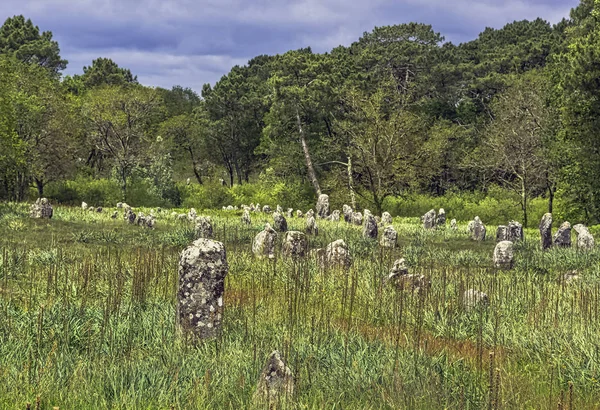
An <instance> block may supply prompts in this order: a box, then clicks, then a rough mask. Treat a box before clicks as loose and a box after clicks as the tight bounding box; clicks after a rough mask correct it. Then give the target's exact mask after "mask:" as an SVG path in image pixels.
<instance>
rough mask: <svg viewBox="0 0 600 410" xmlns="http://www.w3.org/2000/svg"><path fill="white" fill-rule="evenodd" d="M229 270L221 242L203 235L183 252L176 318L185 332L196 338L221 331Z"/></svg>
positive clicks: (215, 334)
mask: <svg viewBox="0 0 600 410" xmlns="http://www.w3.org/2000/svg"><path fill="white" fill-rule="evenodd" d="M228 270H229V266H228V265H227V255H226V252H225V247H224V246H223V244H222V243H221V242H217V241H213V240H212V239H205V238H201V239H198V240H196V241H194V242H193V243H192V245H191V246H188V247H187V248H186V249H185V250H184V251H183V252H182V253H181V256H180V257H179V291H178V292H177V302H178V303H177V322H178V324H179V326H180V328H181V330H182V331H183V332H184V333H191V334H192V336H194V337H195V338H196V339H208V338H212V337H215V336H217V335H218V332H219V329H220V327H221V317H222V315H223V292H224V289H225V276H226V275H227V271H228Z"/></svg>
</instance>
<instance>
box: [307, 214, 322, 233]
mask: <svg viewBox="0 0 600 410" xmlns="http://www.w3.org/2000/svg"><path fill="white" fill-rule="evenodd" d="M306 233H307V234H309V235H315V236H317V235H318V234H319V227H318V226H317V221H316V220H315V217H314V216H309V217H307V218H306Z"/></svg>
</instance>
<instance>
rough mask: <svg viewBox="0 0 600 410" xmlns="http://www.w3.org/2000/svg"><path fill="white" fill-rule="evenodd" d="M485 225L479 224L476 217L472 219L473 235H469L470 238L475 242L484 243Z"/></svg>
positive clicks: (479, 221) (479, 220)
mask: <svg viewBox="0 0 600 410" xmlns="http://www.w3.org/2000/svg"><path fill="white" fill-rule="evenodd" d="M485 232H486V229H485V225H484V224H483V222H481V219H479V217H478V216H476V217H475V219H473V233H472V234H471V238H473V240H475V241H485Z"/></svg>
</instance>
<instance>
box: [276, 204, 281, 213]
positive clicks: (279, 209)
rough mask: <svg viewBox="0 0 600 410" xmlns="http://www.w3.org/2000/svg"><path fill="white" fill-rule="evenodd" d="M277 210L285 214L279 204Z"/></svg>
mask: <svg viewBox="0 0 600 410" xmlns="http://www.w3.org/2000/svg"><path fill="white" fill-rule="evenodd" d="M276 210H277V212H279V213H280V214H283V208H282V207H281V206H280V205H277V208H276Z"/></svg>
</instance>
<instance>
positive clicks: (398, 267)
mask: <svg viewBox="0 0 600 410" xmlns="http://www.w3.org/2000/svg"><path fill="white" fill-rule="evenodd" d="M388 283H391V284H392V285H393V286H394V287H395V288H396V289H397V290H410V291H413V292H414V291H416V292H422V291H426V290H428V289H429V288H430V287H431V281H430V280H429V279H428V278H427V277H426V276H425V275H418V274H409V273H408V267H407V266H406V261H405V260H404V258H401V259H398V260H396V261H395V262H394V266H393V267H392V269H391V270H390V273H389V275H388V276H387V277H386V278H385V279H384V281H383V284H384V285H386V284H388Z"/></svg>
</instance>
